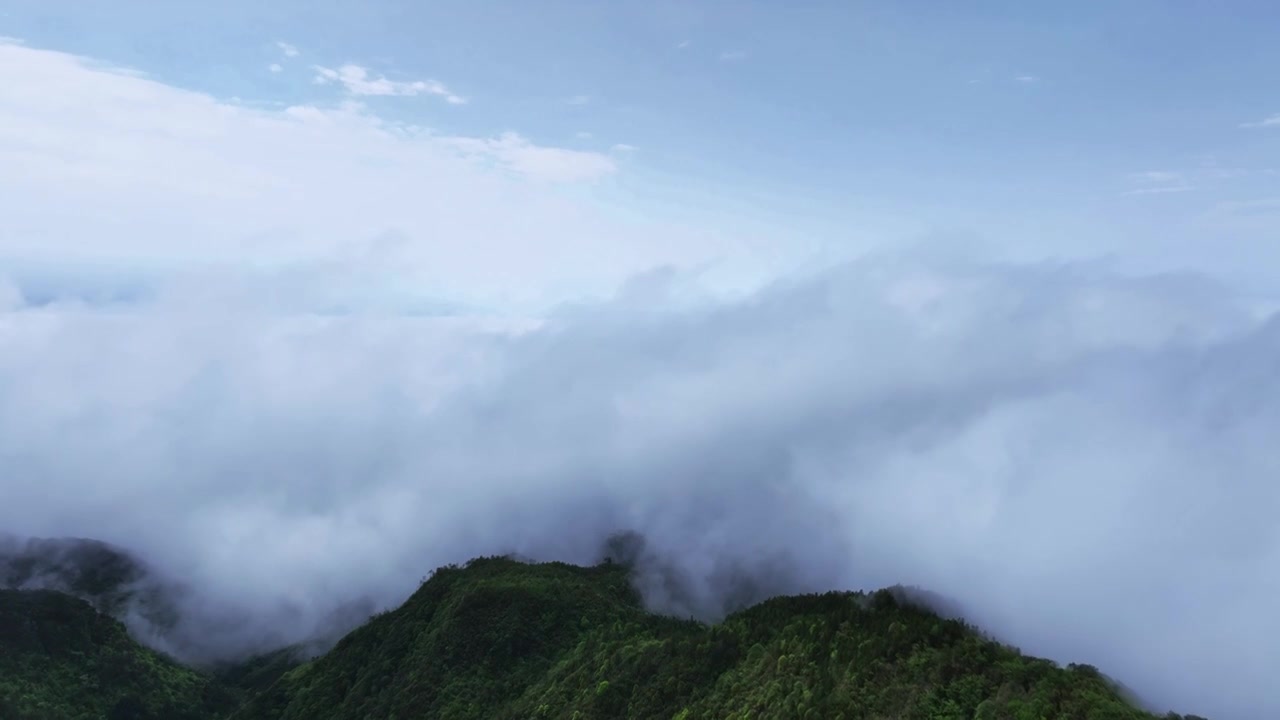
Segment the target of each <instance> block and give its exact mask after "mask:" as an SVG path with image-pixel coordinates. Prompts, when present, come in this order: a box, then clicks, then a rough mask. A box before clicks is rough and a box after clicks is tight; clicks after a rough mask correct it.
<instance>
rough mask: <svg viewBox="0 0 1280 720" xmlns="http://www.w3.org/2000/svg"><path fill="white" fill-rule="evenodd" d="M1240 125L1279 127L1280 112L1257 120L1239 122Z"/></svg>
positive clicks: (1244, 126)
mask: <svg viewBox="0 0 1280 720" xmlns="http://www.w3.org/2000/svg"><path fill="white" fill-rule="evenodd" d="M1240 127H1242V128H1266V127H1280V113H1277V114H1275V115H1272V116H1271V117H1269V118H1265V119H1263V120H1259V121H1257V122H1247V123H1241V125H1240Z"/></svg>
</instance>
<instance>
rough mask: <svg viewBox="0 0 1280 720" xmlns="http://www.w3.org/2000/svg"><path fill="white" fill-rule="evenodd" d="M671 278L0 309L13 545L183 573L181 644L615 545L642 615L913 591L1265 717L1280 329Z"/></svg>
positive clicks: (813, 279) (1076, 303)
mask: <svg viewBox="0 0 1280 720" xmlns="http://www.w3.org/2000/svg"><path fill="white" fill-rule="evenodd" d="M206 290H207V292H208V293H209V294H207V295H206V296H210V297H212V296H214V295H216V294H217V293H220V292H230V293H233V296H234V297H236V298H238V300H237V301H236V302H234V303H230V304H227V303H212V302H211V303H198V302H192V301H189V298H191V297H193V295H192V294H191V293H192V292H196V293H197V295H198V294H199V293H201V292H205V291H206ZM696 290H697V284H696V279H694V278H691V277H688V276H685V275H682V274H680V273H667V274H660V275H651V276H648V277H647V278H645V279H643V281H642V282H636V283H632V284H631V285H630V286H628V287H627V288H626V289H624V291H623V292H621V293H620V294H619V295H618V296H617V297H616V298H614V299H613V300H611V301H609V302H607V303H600V304H579V305H576V306H572V307H569V306H566V307H564V308H562V309H561V310H560V311H558V312H557V313H554V314H552V315H550V316H548V317H546V318H544V319H543V320H541V321H540V322H539V323H538V324H536V325H529V324H523V325H521V326H519V327H517V328H516V329H510V330H503V329H501V328H500V327H499V328H498V329H494V327H493V326H492V324H489V325H481V324H479V323H469V322H467V321H465V320H458V319H449V320H442V319H440V318H431V317H422V316H403V315H397V314H393V313H386V312H365V313H353V314H346V315H336V316H335V315H327V316H316V315H307V314H299V313H297V312H282V311H280V310H279V309H262V310H257V311H255V310H254V308H255V307H257V306H256V305H255V302H254V296H253V295H244V294H243V292H244V290H243V288H231V289H228V288H222V287H210V288H206V289H205V290H200V289H199V288H196V287H191V286H187V287H184V288H183V293H182V294H178V295H175V294H173V293H166V292H160V293H158V294H157V295H156V296H155V297H156V298H157V299H156V300H154V301H151V302H142V303H137V304H134V305H129V306H126V307H123V308H122V307H120V306H118V305H115V306H112V307H111V308H109V309H99V308H96V307H94V306H92V305H85V304H58V303H44V304H42V305H41V306H39V307H28V306H26V305H24V304H23V303H22V302H18V303H16V304H15V305H13V306H12V307H11V308H10V309H9V310H8V311H6V312H5V314H4V315H3V316H2V319H3V321H2V322H0V346H3V348H4V352H2V353H0V394H2V395H3V399H4V402H3V403H0V476H3V477H5V478H8V479H9V480H8V484H7V486H6V502H5V503H3V504H2V505H0V524H2V525H3V527H5V528H6V529H8V530H9V531H10V532H14V533H18V534H21V535H24V536H42V537H58V536H81V537H94V538H101V539H103V540H105V541H107V542H110V543H113V544H116V545H118V546H120V547H125V548H129V550H130V552H133V553H135V554H136V555H137V557H138V558H140V559H141V560H142V561H144V562H145V565H146V566H147V567H148V568H150V569H152V570H153V571H154V572H155V573H157V576H158V577H162V578H176V579H179V580H180V581H181V584H182V585H183V586H184V587H186V588H189V589H190V592H185V593H175V594H174V595H173V596H172V600H173V602H174V603H175V606H176V610H177V616H178V617H179V618H180V619H181V620H180V623H179V624H180V625H181V624H183V623H190V626H189V627H190V629H189V630H188V631H177V633H176V635H177V636H179V637H181V638H183V642H184V643H187V644H186V646H185V649H184V650H182V654H183V655H184V656H185V657H188V658H204V659H216V658H222V657H230V656H235V655H237V654H244V653H246V652H251V651H260V650H265V649H270V647H274V646H279V645H283V644H290V643H296V642H301V641H305V640H307V639H309V638H313V637H315V636H317V634H322V633H323V632H324V631H325V630H326V628H330V627H342V628H343V629H346V628H349V627H350V624H352V623H353V622H358V621H359V620H358V619H356V620H354V621H353V620H352V618H362V617H363V616H365V615H367V613H368V612H370V611H373V610H378V609H385V608H389V607H394V606H395V605H396V604H398V603H399V602H400V601H402V600H403V599H404V598H405V597H407V596H408V594H409V593H410V592H411V591H412V590H413V588H414V587H416V584H417V582H418V581H419V580H420V578H421V577H422V576H423V575H424V574H426V573H427V572H428V571H429V570H430V569H431V568H433V567H436V566H438V565H441V564H445V563H448V562H456V561H461V560H464V559H466V558H469V557H473V556H477V555H483V554H502V553H516V554H519V555H522V556H526V557H529V558H534V559H538V560H552V559H555V560H565V561H571V562H579V563H589V562H594V561H596V560H598V559H600V557H601V556H602V554H603V553H604V552H605V550H604V549H603V548H605V546H606V543H607V541H608V540H609V538H611V537H613V536H615V535H616V534H617V533H618V532H619V531H628V530H629V531H634V532H636V533H638V534H639V535H641V536H643V538H644V540H645V544H644V548H643V553H644V555H645V557H648V558H653V559H654V561H653V562H652V563H650V564H649V565H647V566H646V567H645V572H642V573H641V574H640V576H639V578H640V579H639V580H638V584H639V587H640V588H641V589H642V590H643V592H644V594H645V598H646V601H647V602H648V604H649V605H650V606H651V607H654V608H656V609H659V610H664V611H669V612H672V613H675V614H678V615H684V616H688V615H692V616H694V617H699V618H713V617H716V616H721V615H723V614H724V613H725V612H728V611H730V610H732V609H733V608H735V607H739V606H741V605H742V604H744V603H749V602H752V601H755V600H757V599H760V598H762V597H767V596H770V595H774V594H779V593H797V592H807V591H825V590H830V589H867V588H875V587H883V586H889V585H896V584H902V585H907V586H916V587H920V588H924V589H926V590H928V591H931V592H936V593H939V594H941V595H942V596H944V597H947V598H951V599H953V601H954V602H955V603H956V604H957V606H958V607H961V608H963V609H964V611H965V613H966V617H967V619H969V620H971V621H973V622H975V623H977V624H979V625H980V626H982V627H985V628H988V629H989V630H990V631H991V632H993V633H994V634H995V635H996V636H998V637H1000V638H1001V639H1004V640H1007V641H1008V642H1012V643H1015V644H1017V645H1019V646H1021V647H1023V648H1024V649H1025V650H1026V651H1028V652H1031V653H1036V654H1041V655H1047V656H1049V657H1052V658H1054V659H1056V660H1060V661H1063V662H1068V661H1076V660H1081V659H1086V658H1087V660H1088V661H1089V662H1091V663H1094V664H1097V665H1098V666H1100V667H1105V668H1107V669H1108V671H1109V672H1110V673H1112V674H1113V675H1114V676H1115V677H1116V678H1117V679H1118V680H1120V681H1121V682H1123V683H1125V684H1126V685H1128V686H1130V687H1132V688H1133V689H1134V690H1135V692H1137V693H1139V695H1141V696H1142V697H1144V698H1150V699H1151V700H1153V701H1155V702H1157V703H1158V704H1159V705H1161V706H1166V707H1178V708H1185V709H1187V710H1191V711H1196V712H1203V713H1205V714H1209V715H1212V716H1214V717H1223V718H1231V717H1259V716H1265V715H1266V714H1267V713H1269V712H1271V711H1272V710H1280V706H1276V705H1275V698H1274V695H1273V694H1272V693H1270V692H1269V690H1268V688H1269V687H1270V683H1271V680H1270V678H1271V676H1272V672H1273V670H1275V669H1278V668H1280V648H1278V647H1277V646H1276V645H1275V644H1274V643H1272V642H1271V641H1270V638H1271V637H1275V636H1276V634H1277V632H1280V626H1278V625H1277V623H1278V622H1280V620H1277V618H1276V616H1275V615H1274V613H1273V612H1271V610H1270V602H1269V601H1268V598H1270V597H1274V596H1275V594H1276V590H1278V589H1280V588H1278V587H1277V583H1278V582H1280V575H1278V574H1277V573H1275V572H1274V568H1275V567H1276V564H1275V563H1276V561H1277V558H1278V557H1280V542H1278V541H1277V535H1276V529H1275V524H1274V523H1273V522H1272V518H1273V517H1274V510H1275V508H1276V507H1277V504H1278V503H1277V500H1278V498H1277V493H1280V488H1278V487H1277V486H1276V485H1275V483H1274V482H1272V481H1271V478H1273V477H1274V470H1275V465H1276V461H1275V460H1274V458H1273V453H1272V451H1271V442H1270V439H1271V438H1272V437H1274V434H1275V430H1277V426H1278V425H1280V423H1278V422H1277V421H1278V420H1280V417H1278V415H1277V413H1278V412H1280V402H1277V401H1280V398H1277V397H1276V396H1275V395H1276V392H1277V387H1280V385H1277V384H1276V383H1274V382H1273V381H1272V380H1273V378H1274V372H1275V371H1274V368H1275V367H1280V365H1277V362H1276V361H1277V360H1280V329H1278V328H1277V325H1276V324H1275V323H1274V322H1273V321H1271V320H1269V319H1268V318H1265V317H1263V318H1261V319H1259V317H1258V316H1257V314H1256V313H1255V312H1254V311H1253V310H1252V309H1251V308H1250V307H1248V306H1246V305H1243V304H1241V303H1240V302H1239V300H1238V299H1237V298H1235V297H1233V295H1232V294H1231V292H1230V291H1229V289H1225V288H1220V287H1216V286H1214V285H1213V284H1211V283H1209V282H1207V281H1204V280H1202V279H1197V278H1194V277H1182V276H1171V275H1164V276H1146V277H1134V276H1126V275H1122V274H1117V273H1112V272H1108V271H1106V270H1105V269H1103V268H1100V267H1098V266H1081V265H1065V266H1064V265H1059V266H1055V265H1029V266H1028V265H1023V266H1018V265H957V264H947V263H938V262H925V261H923V260H921V259H920V258H910V257H908V258H897V259H892V258H881V259H878V260H868V261H863V262H859V263H854V264H851V265H847V266H844V267H842V268H839V269H837V270H833V271H830V272H825V273H821V274H817V275H812V276H802V277H796V278H793V279H791V280H787V281H780V282H778V283H776V284H775V285H773V286H770V287H768V288H766V289H764V290H762V291H760V292H758V293H754V294H751V295H748V296H745V297H741V298H737V299H732V298H729V299H723V298H722V299H718V300H716V299H709V298H707V297H706V296H699V295H698V294H697V292H696ZM234 293H242V294H240V295H234ZM184 298H185V299H184ZM261 307H263V308H269V307H274V306H270V305H262V306H261ZM232 308H233V309H232ZM352 608H355V609H354V610H353V609H352ZM344 613H345V614H344ZM335 617H338V618H339V619H337V620H335Z"/></svg>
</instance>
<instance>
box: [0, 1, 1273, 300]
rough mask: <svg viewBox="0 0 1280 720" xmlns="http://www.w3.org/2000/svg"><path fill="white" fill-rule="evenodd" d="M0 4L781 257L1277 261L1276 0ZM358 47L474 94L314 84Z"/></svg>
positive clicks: (361, 55)
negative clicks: (500, 157)
mask: <svg viewBox="0 0 1280 720" xmlns="http://www.w3.org/2000/svg"><path fill="white" fill-rule="evenodd" d="M0 7H3V8H4V10H3V15H0V34H3V35H8V36H12V37H16V38H20V39H22V40H23V41H24V42H25V44H26V46H27V47H29V48H39V49H46V50H53V51H59V52H66V53H74V54H78V55H82V56H86V57H89V58H93V59H95V60H97V61H100V62H103V63H108V64H112V65H117V66H124V67H129V68H133V69H136V70H139V71H142V72H144V73H146V74H147V76H148V77H150V78H152V79H154V80H156V81H159V82H161V83H164V84H167V85H171V86H173V87H175V88H181V89H184V90H191V91H196V92H200V93H207V94H209V95H211V96H213V97H215V98H218V99H220V100H223V101H226V102H235V103H240V104H243V105H246V106H248V107H256V108H263V109H269V108H281V107H284V106H288V105H314V106H317V107H330V106H333V105H336V104H337V103H339V102H341V101H343V100H344V99H348V100H349V99H352V97H353V95H354V96H355V99H358V100H359V101H361V102H363V103H364V105H365V112H367V113H369V114H370V115H373V116H376V117H377V118H379V119H381V120H384V121H387V122H394V123H407V124H414V125H420V126H424V127H427V128H430V129H431V130H432V131H434V132H436V133H440V134H445V135H449V136H466V137H473V138H494V137H500V136H501V134H502V133H504V132H514V133H518V134H519V135H520V136H521V137H522V138H524V139H526V140H527V141H529V142H531V143H534V144H536V145H538V146H545V147H552V148H564V149H573V150H582V151H589V152H593V153H599V154H602V155H605V156H608V157H611V158H613V162H615V163H616V165H617V168H616V171H615V172H610V173H608V174H607V177H601V178H593V180H592V181H591V182H588V183H571V184H565V186H563V187H562V188H561V189H560V190H559V191H558V192H560V193H562V194H572V195H576V196H578V197H580V198H587V199H588V201H589V202H590V203H591V204H592V206H593V207H594V208H597V209H599V208H605V210H603V212H606V213H607V214H609V215H610V216H611V217H614V216H616V217H630V218H637V217H639V218H645V219H648V220H652V219H654V218H661V219H662V220H663V221H664V222H669V223H671V224H673V225H676V226H679V227H682V228H701V229H704V230H705V231H707V232H714V233H718V234H727V235H734V234H739V235H742V236H750V237H752V238H755V239H756V241H757V242H758V243H764V244H767V245H769V246H770V248H772V250H771V252H772V253H773V255H771V257H779V258H781V257H786V258H791V259H794V261H795V262H803V261H804V260H805V259H812V258H814V257H821V258H831V257H843V256H847V255H850V254H856V253H859V252H862V251H864V250H866V249H868V248H872V247H875V248H882V247H886V246H887V247H897V246H901V245H904V244H916V243H921V242H924V243H928V244H930V245H931V246H935V247H944V246H945V247H946V248H947V249H948V251H949V252H959V253H963V254H973V255H978V256H998V257H1010V256H1012V257H1016V258H1019V259H1032V260H1035V259H1042V258H1046V257H1099V256H1108V257H1114V258H1118V259H1120V260H1123V261H1128V262H1132V263H1134V264H1136V265H1137V266H1139V267H1143V268H1158V267H1176V268H1183V269H1195V270H1201V271H1208V272H1221V273H1228V274H1231V275H1233V276H1238V277H1240V278H1242V279H1243V278H1245V277H1246V276H1247V277H1248V279H1249V281H1250V282H1251V283H1254V284H1256V285H1257V287H1259V288H1264V287H1267V286H1270V285H1271V284H1272V283H1271V282H1270V280H1269V279H1268V278H1266V277H1264V276H1262V275H1260V273H1259V272H1258V271H1257V267H1258V265H1259V264H1260V263H1265V262H1268V261H1271V260H1275V259H1277V258H1276V257H1275V254H1274V253H1275V251H1274V250H1273V248H1272V247H1271V246H1272V245H1273V244H1274V243H1273V241H1274V239H1275V236H1276V231H1277V229H1278V228H1280V171H1278V170H1277V168H1280V124H1277V125H1275V126H1260V127H1244V126H1245V125H1248V124H1261V123H1264V122H1265V121H1266V120H1267V119H1268V118H1271V117H1274V116H1276V115H1277V113H1280V98H1277V97H1276V93H1275V92H1274V90H1273V89H1272V88H1273V85H1274V81H1273V77H1274V76H1275V75H1276V73H1277V70H1280V46H1277V44H1276V43H1275V42H1274V32H1273V31H1274V29H1275V27H1276V24H1277V22H1280V11H1277V10H1276V9H1275V8H1274V7H1273V6H1272V5H1271V4H1268V3H1262V2H1256V3H1249V2H1239V3H1232V4H1231V6H1230V10H1229V11H1228V10H1225V9H1220V8H1218V7H1217V6H1211V5H1192V4H1170V3H1166V2H1126V3H1078V4H1071V5H1070V6H1058V5H1053V4H1046V3H1035V4H1029V3H1019V2H981V3H965V4H964V6H963V7H960V6H951V5H948V4H941V3H920V2H911V3H893V4H887V3H852V2H806V3H800V4H792V3H786V4H783V3H771V2H697V3H690V2H656V3H587V2H547V3H536V4H535V3H522V2H484V3H472V2H434V3H418V2H387V1H380V2H354V1H337V2H325V3H319V4H317V3H295V2H276V3H266V4H263V3H249V2H239V1H232V2H226V3H196V2H166V3H160V2H145V3H144V2H126V3H110V4H104V3H96V2H70V1H60V2H9V3H6V4H4V5H2V6H0ZM282 42H283V43H287V44H288V45H289V46H291V47H292V48H295V49H296V53H297V54H296V55H287V54H286V53H284V52H283V51H282V50H281V45H280V43H282ZM344 65H353V66H359V67H360V68H363V72H365V76H364V77H365V78H367V79H370V80H372V79H375V78H386V79H388V80H390V81H392V82H398V83H412V82H415V81H434V82H435V83H439V84H441V85H442V86H443V87H444V88H446V89H447V90H448V92H449V93H453V94H455V95H456V97H458V98H465V100H466V102H465V104H462V103H458V104H450V103H449V102H447V101H444V102H442V100H444V99H445V96H443V95H439V94H432V93H429V92H423V93H421V94H417V95H413V96H377V95H369V94H364V95H360V94H359V93H351V92H344V89H343V86H342V85H341V84H340V83H339V82H331V83H329V84H327V85H317V84H315V79H316V78H317V75H318V71H317V67H322V68H328V69H329V70H330V71H332V72H336V71H337V70H338V69H339V68H341V67H342V66H344ZM273 66H274V68H277V69H276V70H274V71H273ZM627 148H633V149H627ZM735 242H736V240H734V239H733V238H726V239H725V240H724V243H725V246H724V248H727V249H723V248H722V250H723V253H727V254H730V255H732V254H734V252H735V251H736V245H735ZM717 252H721V250H717ZM709 257H710V256H709Z"/></svg>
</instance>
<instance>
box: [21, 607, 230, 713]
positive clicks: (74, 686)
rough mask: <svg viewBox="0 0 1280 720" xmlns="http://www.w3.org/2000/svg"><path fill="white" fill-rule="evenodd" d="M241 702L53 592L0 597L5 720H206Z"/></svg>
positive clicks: (119, 627) (116, 625) (95, 613)
mask: <svg viewBox="0 0 1280 720" xmlns="http://www.w3.org/2000/svg"><path fill="white" fill-rule="evenodd" d="M236 701H237V697H236V696H235V695H234V694H232V693H231V692H230V691H227V690H224V689H222V688H221V686H219V685H217V684H216V683H213V682H211V681H210V680H209V679H207V678H205V677H204V676H202V675H200V674H198V673H196V672H195V671H193V670H190V669H188V668H184V667H182V666H180V665H178V664H176V663H174V662H172V661H170V660H168V659H166V658H164V657H162V656H161V655H159V654H157V653H155V652H153V651H151V650H148V649H146V648H144V647H142V646H141V645H139V644H137V643H136V642H135V641H134V640H133V639H132V638H130V637H129V635H128V633H126V632H125V628H124V626H123V625H121V624H120V623H119V622H118V621H116V620H113V619H112V618H110V617H108V616H106V615H103V614H102V613H100V612H98V611H97V610H95V609H94V608H93V607H92V606H91V605H89V604H88V603H87V602H85V601H84V600H82V599H79V598H75V597H71V596H70V595H66V594H63V593H60V592H55V591H51V590H0V718H4V719H5V720H80V719H86V720H87V719H90V718H92V719H94V720H98V719H101V718H105V719H106V720H205V719H206V718H207V719H212V718H218V717H223V716H225V715H226V714H227V713H229V712H230V711H231V710H232V709H234V706H235V704H236Z"/></svg>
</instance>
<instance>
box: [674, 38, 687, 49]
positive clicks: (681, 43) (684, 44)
mask: <svg viewBox="0 0 1280 720" xmlns="http://www.w3.org/2000/svg"><path fill="white" fill-rule="evenodd" d="M687 47H689V41H688V40H682V41H680V44H678V45H676V49H677V50H684V49H685V48H687Z"/></svg>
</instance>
